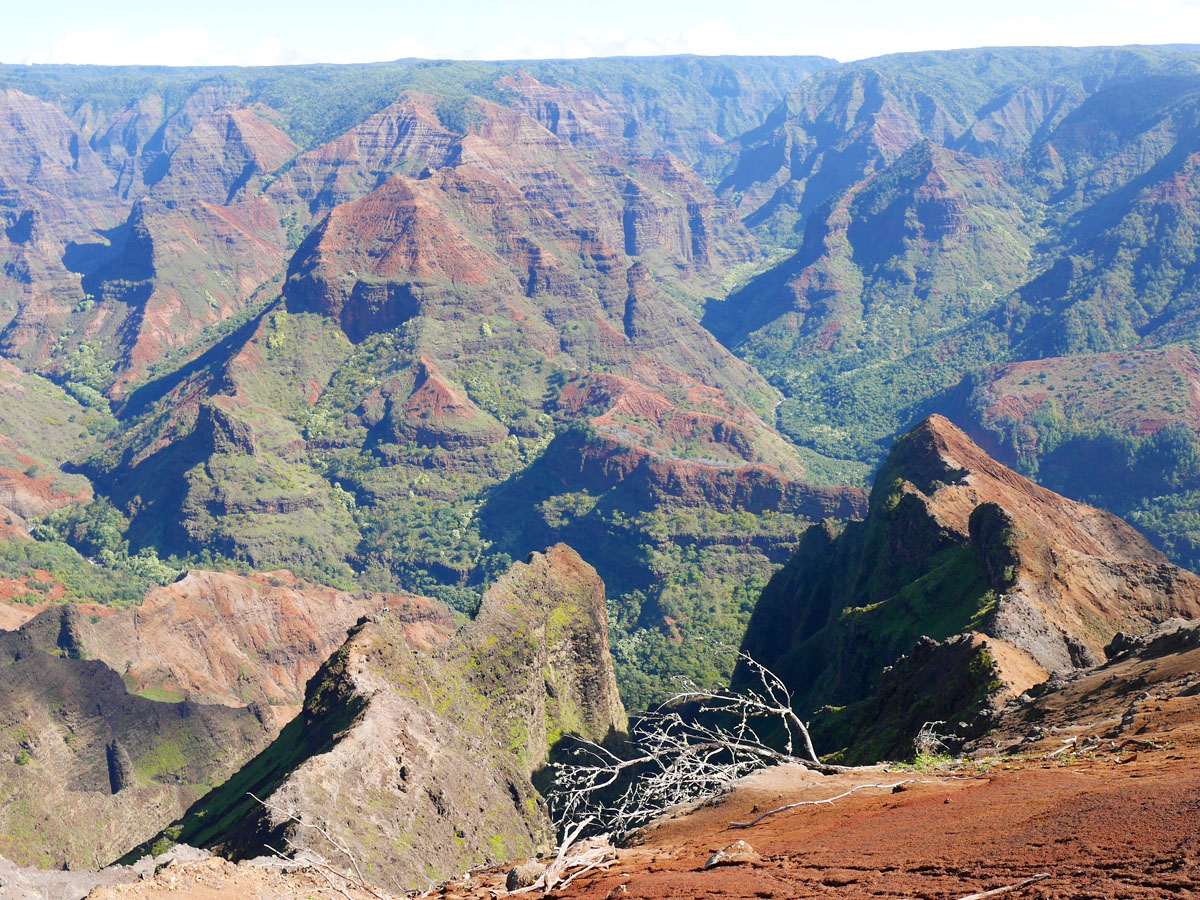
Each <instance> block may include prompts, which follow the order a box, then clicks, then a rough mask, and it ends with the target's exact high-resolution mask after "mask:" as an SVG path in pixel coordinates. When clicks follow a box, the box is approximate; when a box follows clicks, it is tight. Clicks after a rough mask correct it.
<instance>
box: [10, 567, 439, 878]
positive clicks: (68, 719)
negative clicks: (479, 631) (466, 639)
mask: <svg viewBox="0 0 1200 900" xmlns="http://www.w3.org/2000/svg"><path fill="white" fill-rule="evenodd" d="M384 611H387V614H388V615H389V616H390V620H391V621H392V622H393V623H394V626H395V634H396V636H397V639H399V640H402V641H405V642H407V643H408V644H411V646H413V647H419V648H422V649H428V648H429V647H431V646H432V645H434V644H437V643H439V642H441V641H444V640H446V639H447V638H448V637H449V636H450V635H451V634H453V632H454V621H453V619H452V618H451V616H450V615H449V612H448V611H447V610H446V609H445V608H444V607H442V606H441V605H440V604H437V603H434V602H432V601H429V600H425V599H424V598H420V597H411V596H408V597H399V596H388V595H379V594H368V593H366V592H353V593H350V592H344V591H335V590H331V589H328V588H321V587H319V586H318V587H313V586H308V585H304V584H301V583H300V582H299V581H298V580H297V579H295V578H294V577H293V576H292V575H291V574H290V573H288V572H277V573H272V574H268V575H257V576H250V577H244V576H238V575H230V574H224V573H217V572H190V573H188V574H187V576H186V577H184V578H183V579H181V580H180V581H178V582H176V583H175V584H172V585H170V586H168V587H164V588H156V589H154V590H152V591H150V593H149V594H148V595H147V597H146V598H145V600H144V601H143V602H142V603H141V604H140V605H139V606H137V607H133V608H128V609H123V610H118V611H114V610H112V609H106V608H103V607H95V606H92V607H84V608H81V606H79V605H76V604H70V603H68V604H66V605H60V604H51V605H50V606H49V607H48V608H46V609H45V610H44V611H42V612H40V613H39V614H38V615H37V616H35V617H34V618H33V619H31V620H30V621H28V622H26V623H24V624H23V625H22V626H21V627H20V629H19V630H17V631H10V632H4V633H0V693H2V695H3V696H4V697H5V698H6V699H5V714H4V722H3V723H2V728H0V733H2V735H3V741H4V744H3V747H0V790H3V792H4V796H5V798H6V799H5V803H4V813H3V814H2V815H0V843H3V845H4V847H5V855H6V856H8V857H9V858H12V859H14V860H16V861H18V862H23V863H33V862H37V863H40V864H55V865H57V864H59V863H62V862H63V861H67V862H69V863H70V864H71V865H72V866H80V865H87V866H92V867H96V866H98V865H102V864H103V863H104V862H107V861H108V860H109V859H111V858H112V857H113V856H115V855H117V854H119V853H122V852H124V851H125V850H127V849H128V848H129V847H131V846H133V845H135V844H137V843H140V842H141V841H143V840H145V839H146V838H147V837H148V836H150V835H152V834H154V833H155V832H156V831H158V830H159V829H161V828H162V827H163V826H164V825H166V824H167V823H169V822H170V821H171V820H172V819H174V818H176V817H177V816H178V815H179V814H180V813H181V812H182V811H183V810H184V809H185V808H186V807H187V806H188V805H189V804H191V803H192V802H193V801H194V800H195V799H196V798H197V797H198V796H199V795H201V794H203V793H205V792H206V791H207V790H209V789H210V788H211V787H212V786H213V785H216V784H220V783H222V782H223V781H224V780H225V779H226V778H228V777H229V776H230V775H231V774H233V772H234V771H235V770H236V769H237V768H238V767H239V766H240V765H241V764H243V763H245V762H246V761H247V760H248V759H249V758H251V757H252V756H253V755H254V754H255V753H257V752H259V751H260V750H262V749H263V748H264V747H266V745H267V744H268V743H269V742H270V741H271V740H272V739H273V738H274V737H275V736H276V735H277V734H278V733H279V728H280V726H281V724H283V723H284V722H286V721H288V720H289V719H290V718H291V717H292V716H293V715H294V714H295V711H296V707H295V706H289V704H298V703H299V702H300V700H301V699H302V694H303V685H304V683H305V682H306V681H307V680H308V678H309V677H310V676H312V675H313V673H315V672H316V671H317V668H318V667H319V666H320V665H321V664H322V662H323V661H324V660H325V659H326V658H327V657H328V656H329V654H330V653H332V652H333V651H334V650H336V649H337V648H338V647H339V646H340V645H341V644H342V643H343V642H344V641H345V638H346V634H347V632H348V631H349V630H350V628H351V627H352V626H353V625H354V623H355V622H356V621H358V620H359V618H360V617H362V616H364V615H369V614H380V613H382V612H384ZM83 820H86V821H87V823H88V825H87V827H86V828H80V827H78V821H83Z"/></svg>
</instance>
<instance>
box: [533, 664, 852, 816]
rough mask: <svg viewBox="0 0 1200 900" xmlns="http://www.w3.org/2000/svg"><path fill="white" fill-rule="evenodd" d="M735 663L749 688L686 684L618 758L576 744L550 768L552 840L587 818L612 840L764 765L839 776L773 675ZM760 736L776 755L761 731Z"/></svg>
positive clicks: (644, 722)
mask: <svg viewBox="0 0 1200 900" xmlns="http://www.w3.org/2000/svg"><path fill="white" fill-rule="evenodd" d="M738 657H739V659H740V660H741V661H742V662H743V663H744V664H745V666H746V668H747V670H748V671H749V672H751V673H753V674H754V675H755V676H757V679H758V681H757V683H756V684H755V686H754V687H752V688H746V689H744V690H737V691H735V690H732V689H722V690H718V691H700V690H697V689H696V688H695V687H694V686H693V685H690V684H685V685H683V690H681V691H680V692H679V693H677V694H675V695H674V696H673V697H671V698H670V699H669V700H667V701H666V702H665V703H664V704H663V705H661V706H660V707H658V709H656V710H654V711H653V712H650V713H648V714H646V715H645V716H642V717H641V718H640V719H639V720H638V722H637V724H636V725H635V727H634V729H633V732H632V734H631V736H630V744H629V746H627V747H625V748H622V749H623V751H624V752H623V753H618V752H616V751H614V750H610V749H609V748H607V747H603V746H600V745H599V744H596V743H593V742H591V741H579V742H578V744H577V746H576V747H575V749H574V751H573V753H572V757H573V759H572V760H570V761H565V762H558V763H555V764H554V766H553V771H554V779H555V789H554V792H553V793H552V795H551V799H550V807H551V814H552V816H553V818H554V821H555V825H556V827H557V828H558V829H559V831H560V833H563V834H565V833H568V832H570V831H571V830H572V828H573V827H578V823H579V822H582V821H585V820H588V821H590V822H592V823H594V827H596V828H597V829H598V830H600V831H606V832H609V833H611V834H612V835H613V837H614V838H620V837H622V836H623V835H626V834H628V833H629V832H631V831H633V830H634V829H636V828H639V827H641V826H642V825H644V824H646V823H647V822H649V821H650V820H652V819H654V818H656V817H658V816H659V815H661V814H662V813H663V812H664V811H665V810H667V809H669V808H670V807H672V806H676V805H678V804H681V803H695V802H699V801H701V800H704V799H706V798H708V797H712V796H714V795H716V794H717V793H719V792H720V791H721V790H722V789H723V788H724V787H725V786H726V785H728V784H729V783H730V782H732V781H734V780H735V779H738V778H741V777H742V776H744V775H747V774H749V773H750V772H753V771H754V770H756V769H760V768H763V767H765V766H768V765H775V764H780V763H791V764H793V765H799V766H803V767H805V768H808V769H813V770H816V771H818V772H822V773H826V774H831V773H834V772H842V771H846V768H845V767H843V766H833V765H828V764H826V763H823V762H821V760H820V759H819V758H818V756H817V753H816V750H815V749H814V748H813V744H812V738H811V737H810V736H809V732H808V726H807V725H806V724H805V723H804V722H803V721H801V719H800V717H799V716H798V715H796V712H795V711H794V710H793V709H792V695H791V693H790V692H789V691H788V689H787V687H786V685H784V683H783V681H782V680H781V679H780V678H779V676H777V675H776V674H775V673H774V672H772V671H771V670H769V669H768V668H767V667H766V666H763V665H761V664H760V663H758V662H756V661H755V660H754V659H752V658H751V657H750V656H749V655H748V654H746V653H739V654H738ZM764 726H765V727H764ZM768 729H769V730H770V732H771V733H772V734H774V735H776V736H777V745H778V746H782V748H783V749H781V750H780V749H776V747H775V746H772V745H771V744H770V743H768V741H767V738H766V737H765V736H764V735H763V734H761V733H760V732H763V731H766V730H768Z"/></svg>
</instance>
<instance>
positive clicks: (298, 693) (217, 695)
mask: <svg viewBox="0 0 1200 900" xmlns="http://www.w3.org/2000/svg"><path fill="white" fill-rule="evenodd" d="M70 609H71V608H70V607H67V608H66V610H67V611H68V612H69V611H70ZM384 609H387V610H388V615H389V616H390V617H391V618H392V619H394V620H395V621H397V622H398V623H400V628H401V630H402V631H403V633H404V636H405V639H406V640H407V641H408V642H409V643H411V644H413V645H414V646H418V647H430V646H433V645H434V644H437V643H440V642H441V641H443V640H446V639H447V638H448V637H449V635H451V634H452V633H453V631H454V619H453V617H452V616H451V615H450V612H449V610H447V609H446V608H445V607H444V606H442V605H441V604H440V603H436V602H435V601H432V600H427V599H426V598H424V597H416V596H413V595H396V594H377V593H371V592H368V591H337V590H333V589H331V588H326V587H321V586H319V585H317V586H312V585H305V584H301V583H300V581H299V580H298V579H297V578H295V577H294V576H293V575H292V574H291V573H290V572H286V571H280V572H274V573H270V572H269V573H265V574H256V575H249V576H242V575H233V574H229V573H225V572H208V571H202V570H197V571H191V572H188V573H187V574H186V575H185V576H184V577H183V578H181V579H180V580H179V581H176V582H175V583H174V584H170V585H167V586H166V587H161V588H155V589H153V590H151V591H150V592H149V593H148V594H147V595H146V598H145V600H143V601H142V603H141V605H140V606H137V607H135V608H134V609H131V610H122V611H119V612H117V613H114V614H112V615H108V616H105V617H104V618H102V619H100V621H98V622H96V623H94V624H90V623H87V622H83V623H81V625H80V631H81V634H80V640H81V641H82V644H83V646H84V647H86V648H87V649H86V652H87V653H88V655H89V656H91V657H93V658H97V659H101V660H103V661H104V662H106V663H108V664H109V665H110V666H111V667H112V668H114V669H116V670H117V671H119V672H122V673H123V675H124V678H125V683H126V684H128V685H129V686H130V688H131V689H132V690H134V691H137V692H140V693H144V692H148V691H149V692H155V693H163V694H168V695H169V694H175V695H177V696H178V697H179V698H180V699H182V698H183V697H191V698H192V699H193V700H195V701H199V702H202V703H226V704H235V705H245V704H249V703H253V702H259V703H265V704H270V705H280V706H288V705H299V704H300V703H301V701H302V700H303V696H304V685H305V682H307V681H308V679H309V678H310V677H312V675H313V673H314V672H316V670H317V667H318V666H319V665H320V664H321V663H322V662H323V661H324V660H325V659H326V658H328V656H329V655H330V654H331V653H333V651H334V650H336V649H337V648H338V647H339V646H341V644H342V642H343V641H344V640H345V638H346V634H347V632H348V631H349V630H350V629H351V627H353V625H354V624H355V623H356V622H357V621H358V620H359V619H360V618H362V617H363V616H371V615H376V614H378V613H380V612H381V611H382V610H384Z"/></svg>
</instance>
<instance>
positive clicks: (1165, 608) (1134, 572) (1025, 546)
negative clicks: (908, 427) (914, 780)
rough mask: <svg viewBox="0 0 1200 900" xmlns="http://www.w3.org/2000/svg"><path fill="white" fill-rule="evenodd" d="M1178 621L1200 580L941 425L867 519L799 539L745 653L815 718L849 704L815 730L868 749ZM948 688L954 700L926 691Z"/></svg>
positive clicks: (1188, 612) (909, 448) (904, 459)
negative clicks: (1117, 639)
mask: <svg viewBox="0 0 1200 900" xmlns="http://www.w3.org/2000/svg"><path fill="white" fill-rule="evenodd" d="M1173 616H1184V617H1188V618H1195V617H1197V616H1200V578H1197V577H1196V576H1195V575H1193V574H1192V573H1190V572H1187V571H1185V570H1182V569H1179V568H1176V567H1175V566H1172V565H1170V564H1169V563H1167V561H1166V559H1165V557H1164V556H1163V555H1162V554H1161V553H1159V552H1158V551H1157V550H1155V549H1154V548H1153V547H1152V546H1151V545H1150V544H1149V543H1148V542H1147V541H1146V540H1145V538H1143V537H1142V536H1141V535H1139V534H1138V533H1137V532H1136V531H1134V530H1133V529H1132V528H1130V527H1129V526H1128V525H1126V524H1125V523H1124V522H1122V521H1121V520H1119V519H1117V518H1116V517H1115V516H1112V515H1110V514H1109V513H1105V512H1101V511H1100V510H1097V509H1093V508H1090V507H1086V506H1083V505H1082V504H1078V503H1075V502H1073V501H1070V500H1067V499H1066V498H1064V497H1061V496H1059V495H1057V494H1054V493H1052V492H1050V491H1048V490H1046V489H1045V488H1042V487H1039V486H1037V485H1035V484H1033V483H1032V482H1030V481H1029V480H1027V479H1025V478H1023V477H1021V476H1020V475H1017V474H1016V473H1015V472H1012V471H1011V470H1009V469H1006V468H1005V467H1003V466H1001V465H1000V464H998V463H996V462H995V461H994V460H992V459H991V458H990V457H988V456H987V455H986V454H985V453H984V452H983V451H982V450H980V449H979V447H978V446H976V445H975V444H974V443H973V442H971V441H970V439H969V438H967V437H966V436H965V435H964V434H963V433H962V432H961V431H959V430H958V429H957V428H955V427H954V426H953V425H952V424H950V422H948V421H947V420H945V419H943V418H941V417H938V416H934V417H931V418H929V419H927V420H925V421H924V422H923V423H922V424H921V425H919V426H918V427H917V428H916V429H914V430H913V431H912V432H910V433H908V434H907V435H905V436H904V437H903V438H901V439H900V440H899V441H898V442H897V444H896V446H895V447H894V448H893V449H892V452H891V453H890V454H889V456H888V460H887V462H886V463H885V465H884V466H883V468H882V469H881V470H880V472H879V475H878V476H877V478H876V483H875V487H874V489H873V491H872V494H871V506H870V510H869V512H868V515H867V518H866V519H865V520H864V521H863V522H861V523H851V524H850V525H848V526H846V528H845V529H844V530H843V531H842V532H841V533H835V532H834V530H833V529H831V528H830V527H829V526H828V525H822V526H815V527H814V528H813V529H810V531H809V532H808V533H806V534H805V536H804V538H803V539H802V541H801V545H800V550H799V552H798V553H797V555H796V557H795V558H793V560H792V561H791V562H790V563H789V564H788V565H787V566H786V567H785V568H784V570H783V571H781V572H780V573H779V574H778V575H776V576H775V578H774V579H772V582H771V584H769V585H768V587H767V589H766V590H765V591H764V592H763V596H762V598H761V599H760V601H759V603H758V605H757V607H756V608H755V612H754V615H753V617H752V619H751V623H750V627H749V630H748V632H747V635H746V639H745V642H744V644H743V649H745V650H746V651H747V652H748V653H750V654H751V655H752V656H753V657H755V658H756V659H758V660H760V661H761V662H764V663H765V664H767V665H768V666H771V667H772V668H774V669H775V670H776V671H778V672H780V673H781V674H782V675H783V676H784V677H785V678H786V679H787V680H788V682H789V684H790V685H791V686H792V687H793V688H794V689H795V690H796V691H797V693H798V696H799V697H800V698H801V701H800V702H801V703H802V704H803V705H804V706H806V707H807V708H810V709H811V708H816V707H818V706H821V705H823V704H834V705H836V706H838V707H846V708H845V709H843V710H841V711H840V712H838V713H837V714H835V715H834V716H833V717H832V718H831V719H827V720H826V722H825V723H823V724H821V725H820V726H819V728H820V729H821V730H822V737H824V738H825V739H826V740H828V741H831V742H834V745H835V746H837V747H843V746H847V745H851V752H852V754H854V755H857V756H863V755H867V756H869V755H876V754H879V755H882V754H889V753H895V752H903V751H902V750H901V751H897V750H896V749H895V748H896V747H897V746H900V747H901V748H902V747H903V745H904V743H905V741H907V740H909V739H911V736H912V734H913V733H914V732H915V729H917V728H919V727H920V726H921V724H922V722H923V721H928V720H933V719H945V720H952V717H953V720H957V719H958V718H962V717H964V716H966V715H967V714H969V713H971V712H976V711H978V710H979V709H981V708H982V707H983V706H986V705H987V704H988V703H990V702H992V701H993V700H994V698H995V697H996V696H998V695H1001V694H1004V692H1008V694H1012V693H1020V691H1022V690H1024V689H1025V688H1026V687H1028V686H1029V685H1031V684H1033V683H1036V682H1037V681H1040V680H1042V679H1043V678H1044V677H1045V676H1046V675H1047V674H1048V673H1053V672H1067V671H1070V670H1071V669H1073V668H1076V667H1081V666H1088V665H1093V664H1095V663H1097V662H1100V661H1102V660H1103V654H1102V651H1103V648H1104V646H1105V645H1106V644H1107V643H1108V642H1109V641H1110V640H1112V638H1113V636H1114V635H1115V634H1116V633H1117V632H1119V631H1123V632H1132V633H1138V632H1142V631H1145V630H1146V629H1148V628H1149V627H1151V626H1152V625H1154V624H1155V623H1158V622H1162V621H1164V620H1165V619H1168V618H1171V617H1173ZM960 635H961V636H963V637H958V636H960ZM927 639H932V640H933V641H947V639H951V640H949V641H948V642H947V643H946V644H944V645H940V646H936V645H933V644H931V643H930V642H929V641H928V640H927ZM902 654H908V657H907V658H906V659H899V658H900V657H901V655H902ZM892 664H894V668H891V669H885V670H884V672H883V673H881V671H880V670H881V668H883V667H885V666H890V665H892ZM950 670H952V671H955V672H956V673H958V675H957V676H956V679H957V680H956V679H945V674H946V672H947V671H950ZM935 672H941V673H942V674H941V675H940V676H936V677H935V676H934V673H935ZM939 678H940V679H945V681H944V682H942V683H943V684H944V685H945V690H943V689H942V688H938V689H936V690H933V691H931V690H930V684H931V683H937V682H938V679H939ZM930 679H932V681H931V680H930ZM954 691H958V692H960V693H957V694H955V693H954ZM881 698H883V699H884V700H886V702H881ZM847 704H849V706H847ZM855 704H857V706H855ZM868 711H870V715H867V713H868ZM921 716H924V719H922V718H921ZM855 729H861V730H859V731H857V733H856V731H855Z"/></svg>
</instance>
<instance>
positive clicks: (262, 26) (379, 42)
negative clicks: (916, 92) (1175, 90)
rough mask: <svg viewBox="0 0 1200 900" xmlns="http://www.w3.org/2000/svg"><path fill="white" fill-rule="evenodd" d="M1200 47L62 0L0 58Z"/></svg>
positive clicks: (737, 11)
mask: <svg viewBox="0 0 1200 900" xmlns="http://www.w3.org/2000/svg"><path fill="white" fill-rule="evenodd" d="M1192 42H1200V0H1092V2H1088V0H1063V2H1055V3H1047V2H1045V0H1010V2H1007V3H1005V4H1004V5H1003V6H1002V7H999V8H998V7H994V6H991V5H990V4H970V3H966V4H964V3H961V2H946V0H910V2H908V3H904V4H897V3H894V2H890V0H849V2H844V3H840V4H828V3H814V2H810V0H803V2H787V0H741V2H739V3H737V4H730V3H728V2H719V0H693V2H689V3H680V2H672V3H661V2H660V3H650V4H647V3H646V2H644V0H642V2H638V0H607V2H597V3H592V4H578V5H575V6H574V7H572V8H567V7H566V5H563V4H559V3H556V2H553V0H492V2H486V3H485V2H481V0H443V2H440V3H437V4H397V3H395V2H394V0H360V2H359V3H357V4H354V6H353V11H352V12H351V13H347V12H343V11H342V10H341V9H339V8H337V7H331V6H330V5H329V4H324V3H316V2H314V0H294V2H282V0H267V2H258V3H247V2H245V0H209V2H206V3H203V4H200V3H192V4H187V3H185V4H161V3H151V2H146V0H110V2H108V3H104V4H96V3H92V2H91V0H62V2H59V3H54V4H21V5H20V6H19V7H17V8H13V9H10V10H9V11H8V14H7V15H6V27H5V29H4V33H3V34H0V62H4V63H78V64H99V65H125V64H129V65H132V64H141V65H281V64H293V63H312V62H325V63H350V62H375V61H382V60H392V59H400V58H405V57H422V58H430V59H535V58H578V57H592V56H645V55H660V54H675V53H694V54H699V55H705V56H715V55H726V54H739V55H740V54H744V55H758V54H766V55H808V54H812V55H820V56H829V57H833V58H835V59H838V60H842V61H849V60H854V59H862V58H866V57H871V56H878V55H882V54H885V53H895V52H903V51H916V50H947V49H953V48H960V47H978V46H1017V45H1073V46H1095V45H1107V44H1166V43H1174V44H1178V43H1192Z"/></svg>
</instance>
